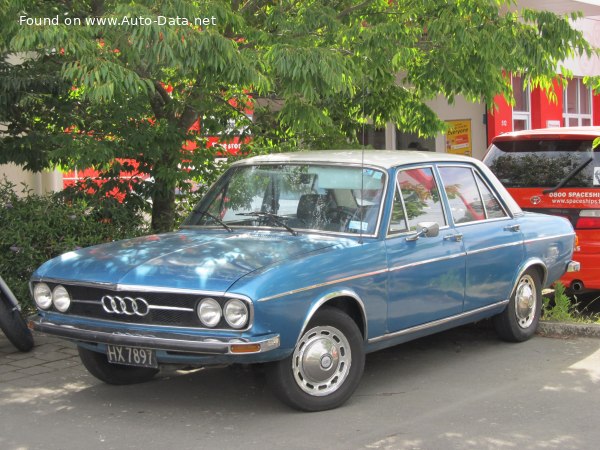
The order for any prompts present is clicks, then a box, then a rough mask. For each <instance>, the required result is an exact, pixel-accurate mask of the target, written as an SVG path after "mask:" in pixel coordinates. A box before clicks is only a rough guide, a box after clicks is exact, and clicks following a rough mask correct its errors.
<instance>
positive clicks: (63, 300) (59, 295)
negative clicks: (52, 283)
mask: <svg viewBox="0 0 600 450" xmlns="http://www.w3.org/2000/svg"><path fill="white" fill-rule="evenodd" d="M52 303H53V304H54V307H55V308H56V309H58V310H59V311H60V312H65V311H66V310H67V309H69V306H71V297H70V296H69V293H68V292H67V290H66V289H65V287H64V286H61V285H60V284H59V285H58V286H56V287H55V288H54V290H53V291H52Z"/></svg>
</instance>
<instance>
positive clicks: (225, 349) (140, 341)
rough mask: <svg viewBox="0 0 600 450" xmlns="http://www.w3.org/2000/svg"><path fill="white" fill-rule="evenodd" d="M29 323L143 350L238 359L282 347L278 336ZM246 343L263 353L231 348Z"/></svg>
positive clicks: (75, 336)
mask: <svg viewBox="0 0 600 450" xmlns="http://www.w3.org/2000/svg"><path fill="white" fill-rule="evenodd" d="M29 324H30V325H31V326H33V329H34V330H37V331H41V332H45V333H48V334H52V335H54V336H60V337H63V338H66V339H73V340H76V341H84V342H93V343H101V344H115V345H125V346H131V347H144V348H150V349H156V350H165V351H174V352H188V353H199V354H214V355H232V356H237V355H248V354H254V353H264V352H267V351H270V350H274V349H276V348H278V347H279V346H280V345H281V342H280V337H279V334H270V335H267V336H260V337H257V338H255V339H246V338H238V337H235V338H234V337H232V338H214V337H206V336H193V335H185V334H175V333H165V332H158V333H155V334H154V335H146V334H141V333H140V334H136V333H133V332H132V333H127V332H117V331H115V332H111V331H106V330H104V329H101V328H78V327H75V326H72V325H61V324H56V323H53V322H51V321H47V320H46V319H44V318H41V317H37V318H35V319H33V320H31V321H30V322H29ZM244 344H259V345H260V350H259V351H258V352H252V353H232V352H231V346H232V345H244Z"/></svg>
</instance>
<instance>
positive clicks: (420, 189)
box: [392, 168, 446, 230]
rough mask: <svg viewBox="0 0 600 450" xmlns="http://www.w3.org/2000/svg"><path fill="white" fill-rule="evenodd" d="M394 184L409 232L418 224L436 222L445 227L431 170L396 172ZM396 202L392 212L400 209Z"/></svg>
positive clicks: (438, 193)
mask: <svg viewBox="0 0 600 450" xmlns="http://www.w3.org/2000/svg"><path fill="white" fill-rule="evenodd" d="M396 182H397V189H398V188H399V189H400V197H401V198H402V201H403V202H404V211H403V212H402V214H403V215H404V212H406V217H405V218H404V220H405V221H408V229H409V230H415V229H416V228H417V223H419V222H437V223H438V224H439V225H440V226H444V225H446V218H445V216H444V209H443V207H442V202H441V199H440V191H439V190H438V187H437V184H436V182H435V177H434V176H433V171H432V169H430V168H419V169H407V170H402V171H400V172H398V176H397V178H396ZM397 200H398V201H397V202H395V203H394V210H396V209H397V207H400V201H399V200H400V199H399V198H398V199H397ZM392 217H393V216H392ZM392 221H393V218H392Z"/></svg>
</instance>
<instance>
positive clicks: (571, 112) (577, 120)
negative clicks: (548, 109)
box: [563, 77, 592, 127]
mask: <svg viewBox="0 0 600 450" xmlns="http://www.w3.org/2000/svg"><path fill="white" fill-rule="evenodd" d="M563 119H564V125H565V126H567V127H576V126H589V125H591V124H592V90H591V89H590V88H589V87H587V86H586V85H585V84H583V80H582V79H581V78H578V77H575V78H573V79H572V80H569V82H568V84H567V85H566V86H565V87H564V89H563Z"/></svg>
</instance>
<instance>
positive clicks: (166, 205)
mask: <svg viewBox="0 0 600 450" xmlns="http://www.w3.org/2000/svg"><path fill="white" fill-rule="evenodd" d="M155 184H156V185H155V189H154V193H153V195H152V224H151V226H152V231H154V232H156V233H163V232H166V231H171V230H172V229H173V224H174V223H175V186H170V185H169V183H164V182H162V181H159V180H156V179H155Z"/></svg>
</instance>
